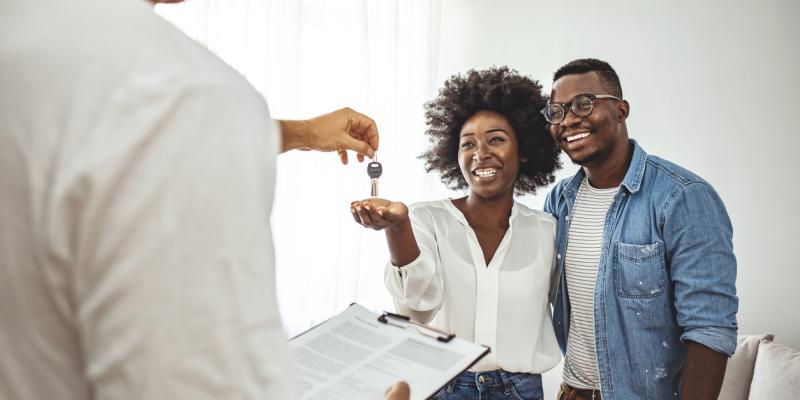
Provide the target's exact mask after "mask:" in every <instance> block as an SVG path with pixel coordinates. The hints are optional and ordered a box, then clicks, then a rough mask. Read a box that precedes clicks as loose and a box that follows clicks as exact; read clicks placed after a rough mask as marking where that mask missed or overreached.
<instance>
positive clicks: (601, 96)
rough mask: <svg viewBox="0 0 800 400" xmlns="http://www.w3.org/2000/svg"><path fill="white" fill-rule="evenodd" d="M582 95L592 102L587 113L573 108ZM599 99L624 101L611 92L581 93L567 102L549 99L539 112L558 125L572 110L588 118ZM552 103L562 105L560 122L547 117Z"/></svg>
mask: <svg viewBox="0 0 800 400" xmlns="http://www.w3.org/2000/svg"><path fill="white" fill-rule="evenodd" d="M581 96H584V97H587V98H588V99H589V100H590V101H591V102H592V108H591V109H590V110H589V112H588V113H586V115H580V114H578V113H577V112H575V109H574V108H573V107H574V104H575V99H577V98H579V97H581ZM597 99H600V100H603V99H611V100H617V101H622V99H620V98H619V97H617V96H612V95H610V94H592V93H581V94H576V95H575V96H573V97H572V99H570V101H568V102H566V103H551V102H549V101H548V102H547V105H546V106H545V107H544V108H543V109H541V111H539V113H540V114H542V116H543V117H544V120H545V121H547V123H548V124H550V125H558V124H560V123H562V122H564V120H565V119H567V113H568V112H569V111H572V113H573V114H575V116H577V117H579V118H586V117H588V116H590V115H592V111H594V101H595V100H597ZM567 104H569V108H566V107H564V106H565V105H567ZM551 105H556V106H559V107H561V110H562V111H563V112H564V116H563V117H562V118H561V120H560V121H558V122H552V121H550V120H549V119H548V118H547V113H546V110H547V108H548V107H550V106H551ZM567 110H569V111H567Z"/></svg>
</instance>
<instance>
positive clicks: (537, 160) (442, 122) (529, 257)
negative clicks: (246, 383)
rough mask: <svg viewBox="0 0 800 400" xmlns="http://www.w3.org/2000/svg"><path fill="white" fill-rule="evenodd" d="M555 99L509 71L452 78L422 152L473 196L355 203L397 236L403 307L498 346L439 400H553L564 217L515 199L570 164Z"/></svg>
mask: <svg viewBox="0 0 800 400" xmlns="http://www.w3.org/2000/svg"><path fill="white" fill-rule="evenodd" d="M545 104H546V98H545V97H544V96H543V95H542V93H541V86H540V85H539V84H538V82H536V81H534V80H531V79H530V78H528V77H525V76H521V75H519V74H518V73H517V72H516V71H514V70H510V69H508V68H507V67H498V68H490V69H486V70H481V71H475V70H470V71H468V72H467V73H466V74H464V75H461V74H457V75H454V76H452V77H451V78H450V79H449V80H447V81H446V82H445V83H444V87H443V88H441V89H440V91H439V95H438V96H437V97H436V98H435V99H434V100H433V101H431V102H429V103H427V104H426V106H425V108H426V113H425V116H426V120H427V131H426V134H427V135H428V137H429V139H430V140H431V144H432V145H431V148H430V149H429V150H428V151H426V152H425V153H424V154H423V155H422V157H421V158H422V159H424V160H425V164H426V169H427V170H428V172H430V171H436V172H437V173H439V174H440V176H441V178H442V182H443V183H444V184H445V185H447V186H448V187H450V188H452V189H466V190H468V193H467V195H466V196H465V197H461V198H458V199H443V200H436V201H429V202H422V203H416V204H412V205H411V206H410V207H407V206H406V205H405V204H403V203H401V202H397V201H390V200H386V199H378V198H371V199H367V200H362V201H355V202H353V203H352V205H351V212H352V214H353V217H354V218H355V220H356V222H358V223H359V224H361V225H363V226H365V227H368V228H372V229H376V230H384V231H385V232H386V241H387V242H388V245H389V251H390V254H391V262H390V263H389V264H387V266H386V270H385V283H386V287H387V288H388V290H389V292H390V293H391V295H392V297H393V298H394V302H395V306H396V308H397V311H398V312H400V313H402V314H405V315H409V316H410V317H411V318H412V319H415V320H418V321H421V322H425V323H430V324H431V325H432V326H434V327H437V328H439V329H442V330H445V331H449V332H454V333H455V334H456V335H457V336H458V337H460V338H462V339H465V340H471V341H474V342H475V343H478V344H482V345H486V346H489V347H490V348H491V352H490V353H489V354H488V355H486V356H485V357H484V358H482V359H481V360H480V361H478V363H476V364H475V365H473V366H472V367H471V368H470V370H469V371H466V372H464V373H462V374H461V375H459V376H458V377H457V378H456V379H454V380H453V381H452V382H450V383H448V384H447V385H446V386H445V387H444V388H442V389H441V390H440V391H439V392H438V393H437V394H436V395H435V396H434V398H435V399H477V398H491V399H506V398H508V399H541V398H542V397H543V393H542V387H541V375H540V374H541V373H542V372H545V371H547V370H549V369H551V368H553V367H554V366H555V365H556V364H558V362H559V360H560V352H559V348H558V345H557V343H556V338H555V334H554V333H553V328H552V322H551V321H552V320H551V315H550V306H549V302H548V295H549V292H550V286H551V280H552V279H553V274H554V268H553V265H554V259H555V230H556V221H555V219H554V218H553V217H552V216H550V215H548V214H546V213H544V212H542V211H539V210H533V209H530V208H528V207H526V206H525V205H523V204H521V203H519V202H517V201H516V200H515V199H514V194H515V192H516V193H517V194H526V193H535V191H536V189H537V188H540V187H543V186H546V185H547V184H549V183H552V182H553V180H554V176H553V173H554V171H555V170H556V169H557V168H559V167H560V163H559V149H558V147H557V146H556V144H555V143H554V142H553V139H552V138H551V137H550V135H549V133H548V130H547V125H546V122H545V121H544V119H543V118H542V116H541V115H540V114H539V110H541V109H542V108H544V106H545ZM412 390H413V384H412Z"/></svg>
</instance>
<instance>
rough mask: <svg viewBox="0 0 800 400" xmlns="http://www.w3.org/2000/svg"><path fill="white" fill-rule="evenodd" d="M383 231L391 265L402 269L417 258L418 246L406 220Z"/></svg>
mask: <svg viewBox="0 0 800 400" xmlns="http://www.w3.org/2000/svg"><path fill="white" fill-rule="evenodd" d="M385 231H386V242H387V243H388V245H389V255H390V258H391V261H392V264H394V265H396V266H398V267H402V266H405V265H408V264H410V263H411V262H412V261H414V260H416V259H417V257H419V253H420V251H419V246H418V245H417V240H416V238H414V231H413V230H412V229H411V221H410V220H409V219H408V218H406V220H405V221H403V222H401V223H399V224H397V225H394V226H391V227H389V228H386V229H385Z"/></svg>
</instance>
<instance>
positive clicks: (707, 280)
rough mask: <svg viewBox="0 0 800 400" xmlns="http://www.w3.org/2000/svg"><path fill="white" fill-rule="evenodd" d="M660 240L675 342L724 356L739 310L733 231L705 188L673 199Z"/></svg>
mask: <svg viewBox="0 0 800 400" xmlns="http://www.w3.org/2000/svg"><path fill="white" fill-rule="evenodd" d="M664 239H665V243H666V246H667V249H666V250H667V257H668V259H669V260H671V261H670V274H671V279H672V282H673V285H674V294H675V300H674V304H675V309H676V313H677V315H676V317H677V321H678V325H679V326H680V327H681V328H682V330H683V332H684V333H683V334H682V336H681V340H683V341H684V342H685V341H689V340H690V341H694V342H697V343H700V344H703V345H705V346H707V347H709V348H711V349H714V350H716V351H718V352H720V353H723V354H726V355H729V356H730V355H731V354H733V351H734V350H735V348H736V334H737V329H738V327H737V323H736V313H737V311H738V306H739V299H738V297H737V296H736V257H735V256H734V254H733V228H732V226H731V222H730V219H729V218H728V214H727V212H726V210H725V206H724V204H723V203H722V200H721V199H720V198H719V196H718V195H717V193H716V192H715V191H714V189H713V188H711V186H710V185H708V184H707V183H705V182H692V183H689V184H687V185H685V186H683V187H682V188H680V189H678V190H677V191H676V192H675V193H674V195H673V197H672V199H671V202H670V203H669V205H668V207H667V208H666V211H665V213H664Z"/></svg>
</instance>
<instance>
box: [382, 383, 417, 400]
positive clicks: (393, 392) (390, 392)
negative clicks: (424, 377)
mask: <svg viewBox="0 0 800 400" xmlns="http://www.w3.org/2000/svg"><path fill="white" fill-rule="evenodd" d="M410 397H411V388H410V387H408V384H407V383H405V382H403V381H400V382H397V383H395V384H394V385H392V386H391V387H390V388H389V389H387V390H386V400H408V399H409V398H410Z"/></svg>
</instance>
